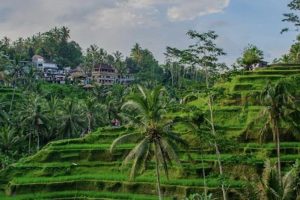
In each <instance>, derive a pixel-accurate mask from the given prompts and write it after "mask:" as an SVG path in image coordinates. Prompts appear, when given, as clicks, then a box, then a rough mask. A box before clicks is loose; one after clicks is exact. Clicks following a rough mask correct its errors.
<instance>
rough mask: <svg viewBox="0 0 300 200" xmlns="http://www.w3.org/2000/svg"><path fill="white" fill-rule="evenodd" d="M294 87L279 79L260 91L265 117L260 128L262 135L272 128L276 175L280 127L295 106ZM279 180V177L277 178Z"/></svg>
mask: <svg viewBox="0 0 300 200" xmlns="http://www.w3.org/2000/svg"><path fill="white" fill-rule="evenodd" d="M293 88H295V87H294V86H293V85H292V84H291V82H289V81H288V80H284V79H283V80H280V81H279V82H278V83H276V84H275V85H274V86H273V85H271V84H270V83H269V84H268V85H267V86H266V87H265V88H264V90H263V91H262V93H261V104H262V105H263V106H264V109H263V111H262V115H261V116H262V118H265V119H266V120H265V122H264V126H263V128H262V129H261V136H262V137H263V136H264V135H265V133H268V130H270V129H271V130H272V135H273V141H274V142H275V143H276V152H277V170H278V176H279V177H281V162H280V128H281V123H282V122H283V121H285V122H286V121H288V120H293V119H290V116H291V114H292V113H293V112H294V110H295V109H296V108H295V98H294V96H293V95H292V93H291V90H292V89H293ZM278 180H281V178H278Z"/></svg>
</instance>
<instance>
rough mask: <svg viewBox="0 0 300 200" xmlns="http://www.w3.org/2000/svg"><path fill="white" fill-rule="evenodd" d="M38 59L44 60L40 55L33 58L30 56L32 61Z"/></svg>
mask: <svg viewBox="0 0 300 200" xmlns="http://www.w3.org/2000/svg"><path fill="white" fill-rule="evenodd" d="M38 59H44V57H43V56H40V55H34V56H32V60H38Z"/></svg>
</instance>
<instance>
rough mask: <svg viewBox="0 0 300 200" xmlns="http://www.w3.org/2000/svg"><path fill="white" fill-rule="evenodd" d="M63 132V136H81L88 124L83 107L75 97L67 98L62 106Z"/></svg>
mask: <svg viewBox="0 0 300 200" xmlns="http://www.w3.org/2000/svg"><path fill="white" fill-rule="evenodd" d="M61 121H62V124H61V129H60V130H61V132H62V135H63V137H65V136H66V137H67V138H71V137H72V136H79V134H80V132H81V131H83V130H84V128H85V126H86V124H85V121H84V116H83V109H82V107H81V106H80V105H79V104H76V103H75V101H74V100H73V99H66V100H65V102H64V105H63V106H62V117H61Z"/></svg>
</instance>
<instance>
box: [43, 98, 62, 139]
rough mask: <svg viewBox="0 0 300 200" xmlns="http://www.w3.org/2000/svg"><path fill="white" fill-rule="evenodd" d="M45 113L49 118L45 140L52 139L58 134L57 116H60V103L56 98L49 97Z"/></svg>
mask: <svg viewBox="0 0 300 200" xmlns="http://www.w3.org/2000/svg"><path fill="white" fill-rule="evenodd" d="M47 113H48V116H49V122H48V129H49V134H48V136H47V138H46V139H47V140H48V141H49V140H51V139H54V138H56V137H57V136H58V132H59V126H58V125H59V116H60V114H61V105H60V101H59V100H58V98H57V97H56V96H51V97H50V99H49V100H48V101H47Z"/></svg>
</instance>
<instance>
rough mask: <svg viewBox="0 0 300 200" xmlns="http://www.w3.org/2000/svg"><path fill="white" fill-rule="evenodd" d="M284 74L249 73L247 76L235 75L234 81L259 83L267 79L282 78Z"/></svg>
mask: <svg viewBox="0 0 300 200" xmlns="http://www.w3.org/2000/svg"><path fill="white" fill-rule="evenodd" d="M283 77H284V75H249V76H236V77H235V80H234V81H237V82H240V83H245V82H250V83H251V82H252V83H253V82H254V81H255V83H256V84H260V83H263V82H267V81H269V80H270V81H274V80H278V79H280V78H283Z"/></svg>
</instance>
